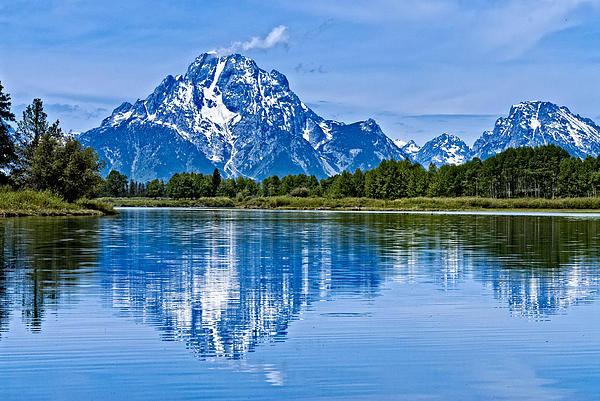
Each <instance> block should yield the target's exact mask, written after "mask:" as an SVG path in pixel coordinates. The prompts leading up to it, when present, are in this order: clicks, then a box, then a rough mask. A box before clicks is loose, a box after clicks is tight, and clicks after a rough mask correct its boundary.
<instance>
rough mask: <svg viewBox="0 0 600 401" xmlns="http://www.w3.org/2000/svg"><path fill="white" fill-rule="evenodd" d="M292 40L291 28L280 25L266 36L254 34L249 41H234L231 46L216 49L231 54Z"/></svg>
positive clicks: (220, 52) (267, 47)
mask: <svg viewBox="0 0 600 401" xmlns="http://www.w3.org/2000/svg"><path fill="white" fill-rule="evenodd" d="M289 40H290V35H289V29H288V27H287V26H285V25H278V26H276V27H275V28H273V29H272V30H271V32H269V33H268V34H267V35H266V36H265V37H262V38H261V37H259V36H254V37H252V38H251V39H250V40H247V41H237V42H233V43H232V44H231V46H229V47H223V48H220V49H217V50H215V51H216V52H217V53H218V54H230V53H236V52H239V51H244V52H246V51H249V50H254V49H262V50H266V49H270V48H272V47H275V46H277V45H282V44H287V43H288V42H289Z"/></svg>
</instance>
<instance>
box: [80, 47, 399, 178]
mask: <svg viewBox="0 0 600 401" xmlns="http://www.w3.org/2000/svg"><path fill="white" fill-rule="evenodd" d="M79 138H80V140H81V141H82V142H83V143H84V144H86V145H89V146H92V147H94V148H95V149H96V150H97V151H98V153H99V155H100V157H101V158H102V159H104V160H106V162H107V165H106V168H105V171H104V172H105V173H107V172H108V171H109V170H111V169H116V170H119V171H120V172H121V173H123V174H125V175H127V176H129V177H130V178H132V179H134V180H138V181H146V180H151V179H154V178H157V177H158V178H163V179H167V178H169V177H170V176H171V175H173V174H174V173H177V172H182V171H196V172H204V173H208V172H212V170H213V169H214V168H215V167H216V168H218V169H219V170H220V171H221V172H222V174H223V175H224V176H227V177H236V176H246V177H251V178H254V179H262V178H265V177H267V176H271V175H273V174H278V175H286V174H298V173H305V174H314V175H316V176H318V177H325V176H328V175H332V174H336V173H340V172H341V171H343V170H350V171H353V170H354V169H356V168H362V169H369V168H373V167H375V166H377V165H378V164H379V162H380V161H381V160H382V159H392V158H393V159H403V158H405V154H404V152H402V150H400V148H398V146H396V145H395V144H394V142H393V141H392V140H391V139H389V138H388V137H387V136H386V135H385V134H384V133H383V132H382V131H381V128H380V127H379V126H378V125H377V124H376V123H375V121H373V120H367V121H363V122H358V123H354V124H344V123H340V122H336V121H330V120H325V119H323V118H321V117H320V116H318V115H317V114H316V113H314V112H313V111H312V110H311V109H310V108H308V107H307V106H306V105H305V104H304V103H302V102H301V101H300V99H299V98H298V96H296V94H295V93H294V92H293V91H292V90H291V89H290V88H289V84H288V81H287V79H286V77H285V76H284V75H283V74H281V73H279V72H278V71H275V70H273V71H271V72H267V71H265V70H262V69H260V68H259V67H258V66H257V65H256V63H255V62H254V61H253V60H251V59H249V58H247V57H244V56H241V55H239V54H235V55H230V56H223V57H218V56H216V55H215V54H210V53H205V54H203V55H201V56H200V57H198V58H197V59H196V60H195V61H194V62H193V63H192V64H191V65H190V66H189V68H188V70H187V72H186V73H185V74H184V75H179V76H176V77H173V76H168V77H167V78H165V79H164V80H163V82H162V83H161V84H160V85H159V86H158V87H157V88H156V89H155V90H154V92H153V93H152V94H150V95H149V96H148V97H147V98H146V99H144V100H138V101H136V102H135V103H134V104H130V103H123V104H122V105H120V106H119V107H117V108H116V109H115V110H114V111H113V113H112V115H111V116H110V117H108V118H106V119H105V120H104V121H103V122H102V124H101V126H100V127H98V128H95V129H92V130H90V131H88V132H85V133H83V134H81V135H80V137H79Z"/></svg>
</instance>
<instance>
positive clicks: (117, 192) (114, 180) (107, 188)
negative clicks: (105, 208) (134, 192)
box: [101, 170, 128, 196]
mask: <svg viewBox="0 0 600 401" xmlns="http://www.w3.org/2000/svg"><path fill="white" fill-rule="evenodd" d="M127 189H128V187H127V176H126V175H123V174H121V173H119V172H118V171H116V170H111V171H110V173H108V175H107V176H106V179H105V180H104V188H103V189H102V192H101V193H102V195H103V196H125V194H126V193H127Z"/></svg>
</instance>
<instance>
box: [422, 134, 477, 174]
mask: <svg viewBox="0 0 600 401" xmlns="http://www.w3.org/2000/svg"><path fill="white" fill-rule="evenodd" d="M470 159H471V148H469V146H467V144H466V143H464V142H463V140H462V139H460V138H459V137H457V136H455V135H449V134H442V135H440V136H438V137H435V138H433V139H432V140H430V141H429V142H427V143H426V144H425V145H423V147H422V148H420V149H419V151H418V152H417V153H416V155H414V156H413V160H414V161H416V162H417V163H419V164H420V165H421V166H423V167H425V168H428V167H429V165H430V164H431V163H433V164H435V165H436V166H438V167H439V166H441V165H443V164H462V163H465V162H467V161H469V160H470Z"/></svg>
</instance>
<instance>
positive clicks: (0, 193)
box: [0, 187, 116, 217]
mask: <svg viewBox="0 0 600 401" xmlns="http://www.w3.org/2000/svg"><path fill="white" fill-rule="evenodd" d="M115 213H116V211H115V210H114V208H113V206H112V205H110V204H108V203H106V202H99V201H89V200H82V201H78V202H77V203H68V202H66V201H65V200H64V199H62V198H61V197H60V196H58V195H56V194H54V193H53V192H51V191H34V190H31V189H21V190H14V189H12V188H10V187H0V216H4V217H7V216H65V215H101V214H115Z"/></svg>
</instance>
